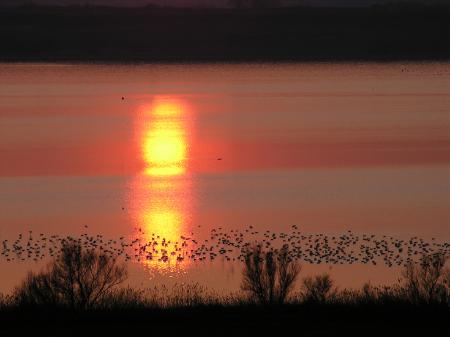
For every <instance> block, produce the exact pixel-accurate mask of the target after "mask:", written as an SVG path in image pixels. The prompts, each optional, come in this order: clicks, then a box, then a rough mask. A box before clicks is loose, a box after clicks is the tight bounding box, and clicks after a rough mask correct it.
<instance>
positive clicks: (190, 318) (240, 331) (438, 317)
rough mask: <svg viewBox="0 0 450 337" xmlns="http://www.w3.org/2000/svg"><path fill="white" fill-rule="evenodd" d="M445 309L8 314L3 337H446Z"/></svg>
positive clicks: (0, 328)
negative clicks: (176, 336)
mask: <svg viewBox="0 0 450 337" xmlns="http://www.w3.org/2000/svg"><path fill="white" fill-rule="evenodd" d="M449 317H450V311H449V309H448V307H447V308H444V307H422V308H420V307H419V308H418V307H416V308H413V307H402V306H392V307H389V306H368V307H359V306H358V307H352V306H332V305H328V306H327V305H321V306H307V305H297V306H296V305H284V306H281V307H263V306H235V307H220V306H204V307H203V306H200V307H192V308H178V309H177V308H172V309H153V310H151V309H146V310H109V311H99V310H97V311H92V312H83V313H75V312H71V311H61V310H55V311H51V310H30V311H26V310H11V311H2V312H1V313H0V334H1V335H2V336H16V335H29V336H31V335H32V336H137V335H140V336H151V335H159V334H161V335H178V336H204V335H208V336H257V335H261V336H421V337H422V336H449V335H450V328H449V325H448V319H449Z"/></svg>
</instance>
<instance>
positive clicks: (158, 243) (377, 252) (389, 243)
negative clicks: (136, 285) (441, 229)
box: [0, 225, 450, 267]
mask: <svg viewBox="0 0 450 337" xmlns="http://www.w3.org/2000/svg"><path fill="white" fill-rule="evenodd" d="M68 242H76V243H78V244H80V245H81V246H82V247H83V248H85V249H94V250H98V251H99V252H101V253H102V254H106V255H108V256H111V257H114V258H123V259H124V260H125V261H130V260H134V261H139V262H140V261H158V262H163V263H183V261H186V260H191V261H208V260H209V261H213V260H216V259H222V260H224V261H243V260H244V259H245V257H246V256H247V254H248V252H249V251H250V249H252V247H257V246H259V247H260V248H261V250H262V251H263V252H264V251H265V252H268V251H272V252H276V251H279V250H280V249H281V248H283V247H284V248H285V249H286V251H287V253H288V256H289V258H290V259H292V260H296V261H300V262H306V263H311V264H355V263H362V264H373V265H377V264H384V265H386V266H389V267H393V266H405V265H407V264H409V263H414V262H419V261H420V260H421V258H422V257H423V256H424V255H430V254H444V255H445V256H450V243H446V242H438V241H437V240H436V239H434V238H433V239H431V240H430V241H426V240H424V239H422V238H419V237H412V238H409V239H400V238H396V237H393V236H387V235H382V236H380V235H378V236H377V235H367V234H361V235H358V234H356V233H354V232H352V231H347V232H346V233H343V234H341V235H334V236H331V235H325V234H308V233H303V232H302V231H300V230H299V228H298V227H297V226H295V225H294V226H292V227H291V230H290V231H289V232H287V233H283V232H273V231H258V230H257V229H256V228H255V227H253V226H249V227H246V228H244V229H241V230H229V231H227V230H225V229H222V228H215V229H212V230H211V232H210V233H209V235H208V236H207V238H205V239H202V240H200V239H195V235H194V233H191V235H190V236H180V238H179V240H177V241H170V240H167V239H165V238H164V237H161V236H159V235H158V234H157V233H150V234H146V233H144V231H143V230H142V229H138V230H137V234H136V235H133V236H132V237H129V238H125V237H123V236H122V237H120V238H118V239H108V238H106V237H104V236H103V235H91V234H88V233H84V234H81V235H80V236H60V235H50V236H47V235H45V234H43V233H40V234H37V235H36V234H35V233H33V232H32V231H30V232H29V233H28V234H27V235H23V234H20V235H19V236H18V237H17V238H16V239H14V240H9V239H3V240H2V239H0V245H1V246H0V260H1V259H4V260H6V261H8V262H11V261H29V260H32V261H33V260H34V261H39V260H44V259H48V258H56V257H58V256H59V254H60V253H61V248H62V247H63V245H64V244H65V243H68Z"/></svg>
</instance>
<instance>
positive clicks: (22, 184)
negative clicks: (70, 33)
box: [0, 63, 450, 291]
mask: <svg viewBox="0 0 450 337" xmlns="http://www.w3.org/2000/svg"><path fill="white" fill-rule="evenodd" d="M449 164H450V64H448V63H436V64H413V63H407V64H401V63H392V64H291V65H272V64H271V65H269V64H267V65H264V64H260V65H256V64H255V65H220V64H218V65H123V66H118V65H50V64H49V65H47V64H27V65H22V64H12V65H10V64H3V65H0V239H1V240H4V239H5V238H9V239H15V238H16V237H17V235H19V233H24V234H28V233H29V231H30V230H31V231H33V233H36V234H35V235H39V234H37V233H46V235H47V234H50V235H51V234H58V235H80V234H82V233H84V232H89V233H91V234H93V235H94V234H102V235H105V236H107V237H111V238H117V237H120V236H125V237H127V238H132V237H139V236H141V237H142V236H143V237H144V238H145V237H146V236H147V238H151V233H155V234H157V235H160V237H161V238H163V237H164V238H165V239H166V240H168V241H169V240H170V241H172V242H173V241H176V240H177V239H178V238H179V237H180V236H198V237H207V236H208V234H209V233H210V231H211V230H212V229H213V228H219V227H221V228H222V229H224V230H227V231H231V230H244V229H245V228H247V226H249V225H252V226H253V227H254V228H256V229H257V230H258V231H264V230H271V231H275V232H283V231H284V232H288V231H290V230H291V228H292V227H291V226H292V225H298V227H299V228H300V230H301V231H304V232H305V233H326V234H330V235H333V234H339V233H344V232H346V231H348V230H352V231H354V232H356V233H373V234H377V235H392V236H396V237H401V238H409V237H411V236H420V237H424V238H429V239H431V238H432V237H436V238H438V239H439V240H441V241H447V242H448V241H449V239H450V209H449V207H448V204H449V201H450V170H449V168H450V165H449ZM86 226H87V227H86ZM142 232H144V233H142ZM44 262H45V261H40V262H38V263H37V264H36V263H35V262H30V261H29V262H7V261H5V259H3V260H2V259H0V267H1V268H2V278H1V280H0V290H1V289H4V290H5V291H6V290H10V289H11V287H12V286H13V285H14V284H16V283H17V282H18V280H20V279H21V278H22V277H23V276H24V275H25V271H26V270H28V269H29V268H38V267H40V266H41V265H42V264H43V263H44ZM130 264H131V265H132V267H131V268H132V282H135V283H138V284H143V285H145V286H146V285H150V284H153V283H152V282H157V281H158V282H169V281H173V280H175V281H178V282H191V281H194V282H195V281H199V282H202V283H205V284H207V285H208V286H211V287H215V288H224V287H225V288H227V289H236V288H237V287H238V285H239V274H240V266H239V264H238V263H228V262H227V261H226V260H225V261H224V260H220V259H219V260H218V261H216V262H214V263H210V262H189V263H188V262H187V261H185V262H183V263H170V264H168V263H159V262H154V263H138V262H136V261H135V262H130ZM330 268H332V269H330ZM313 269H314V268H313ZM313 269H311V267H310V266H305V273H307V272H308V270H313ZM314 270H315V269H314ZM319 270H328V271H331V272H332V273H334V276H335V277H336V278H337V279H338V281H339V282H340V284H341V285H343V286H354V285H360V284H361V283H362V282H363V281H367V280H371V281H372V282H375V283H376V282H384V281H386V282H387V281H392V280H395V279H396V278H397V276H398V270H396V271H395V272H393V271H391V270H390V269H388V268H386V267H384V266H372V267H368V266H360V267H355V266H334V267H330V266H321V267H319ZM168 280H169V281H168Z"/></svg>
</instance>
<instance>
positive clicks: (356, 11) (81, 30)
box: [0, 5, 450, 62]
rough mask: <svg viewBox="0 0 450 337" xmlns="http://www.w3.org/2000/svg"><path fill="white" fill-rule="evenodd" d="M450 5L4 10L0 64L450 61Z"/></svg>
mask: <svg viewBox="0 0 450 337" xmlns="http://www.w3.org/2000/svg"><path fill="white" fill-rule="evenodd" d="M449 14H450V6H443V7H442V6H441V7H426V6H407V7H406V6H401V5H398V6H394V7H393V6H384V7H374V8H339V9H337V8H336V9H333V8H296V9H292V8H291V9H277V10H274V9H272V10H270V9H266V10H225V9H222V10H219V9H190V10H188V9H163V8H138V9H136V8H135V9H130V8H128V9H123V8H97V7H60V8H57V7H53V8H51V7H19V8H0V41H1V48H0V61H82V62H89V61H100V62H135V61H137V62H139V61H144V62H145V61H148V62H180V61H181V62H207V61H213V62H245V61H345V60H378V61H379V60H448V59H450V20H448V18H449V17H450V15H449Z"/></svg>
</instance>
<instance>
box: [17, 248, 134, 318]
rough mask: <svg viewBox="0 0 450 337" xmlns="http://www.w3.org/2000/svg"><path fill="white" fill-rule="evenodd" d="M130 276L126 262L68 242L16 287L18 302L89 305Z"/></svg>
mask: <svg viewBox="0 0 450 337" xmlns="http://www.w3.org/2000/svg"><path fill="white" fill-rule="evenodd" d="M126 278H127V270H126V267H125V264H118V263H117V261H116V260H115V259H114V258H112V257H109V256H107V255H106V254H103V253H99V252H97V251H95V250H83V249H82V247H81V246H80V244H79V243H77V242H66V243H65V244H64V245H63V247H62V250H61V254H60V256H59V257H58V258H56V259H55V260H54V261H53V262H52V263H51V264H50V265H49V266H48V267H47V269H46V270H45V271H42V272H40V273H37V274H34V273H32V272H30V273H29V274H28V276H27V278H26V279H25V281H24V282H23V283H22V284H21V285H20V286H19V287H18V288H17V289H16V291H15V297H16V301H17V302H18V303H19V304H25V305H59V306H68V307H70V308H73V309H89V308H92V307H95V306H97V305H99V304H100V303H101V302H102V301H104V300H105V299H106V298H107V297H108V296H109V295H110V294H111V291H112V290H113V289H114V288H115V287H116V286H117V285H119V284H121V283H122V282H123V281H124V280H125V279H126Z"/></svg>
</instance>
